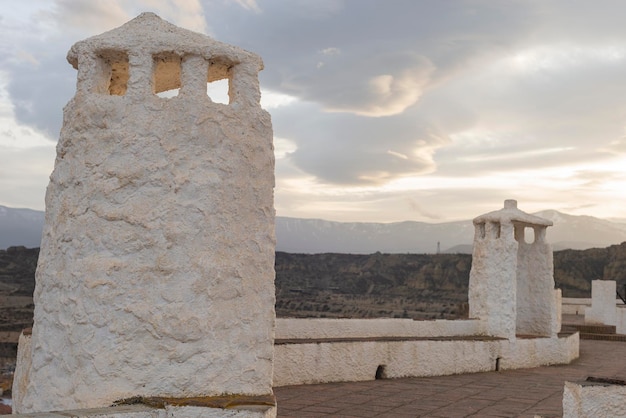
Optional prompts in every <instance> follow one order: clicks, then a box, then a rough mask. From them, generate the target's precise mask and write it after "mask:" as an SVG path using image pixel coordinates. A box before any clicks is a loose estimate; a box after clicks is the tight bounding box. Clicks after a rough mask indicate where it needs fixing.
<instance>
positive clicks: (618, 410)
mask: <svg viewBox="0 0 626 418" xmlns="http://www.w3.org/2000/svg"><path fill="white" fill-rule="evenodd" d="M625 405H626V387H625V386H619V385H608V386H602V385H580V384H577V383H572V382H565V387H564V390H563V417H566V418H623V417H626V408H624V406H625Z"/></svg>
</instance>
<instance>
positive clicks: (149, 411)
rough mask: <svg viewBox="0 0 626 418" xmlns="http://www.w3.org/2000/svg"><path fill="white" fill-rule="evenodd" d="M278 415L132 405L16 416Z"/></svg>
mask: <svg viewBox="0 0 626 418" xmlns="http://www.w3.org/2000/svg"><path fill="white" fill-rule="evenodd" d="M276 414H277V410H276V407H275V406H274V407H255V408H252V409H246V408H241V409H220V408H203V407H193V406H185V407H173V406H166V407H165V408H163V409H156V408H151V407H149V406H143V405H130V406H115V407H108V408H93V409H80V410H72V411H60V412H42V413H33V414H15V415H16V416H19V417H23V418H26V417H28V418H67V417H72V418H272V417H275V416H276Z"/></svg>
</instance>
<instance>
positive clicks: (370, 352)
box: [274, 319, 579, 386]
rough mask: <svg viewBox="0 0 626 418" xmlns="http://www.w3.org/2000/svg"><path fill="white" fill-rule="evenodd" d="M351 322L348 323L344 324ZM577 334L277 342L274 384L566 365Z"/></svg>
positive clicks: (573, 354)
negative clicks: (501, 337) (514, 338)
mask: <svg viewBox="0 0 626 418" xmlns="http://www.w3.org/2000/svg"><path fill="white" fill-rule="evenodd" d="M345 321H346V322H349V321H350V320H349V319H346V320H345ZM578 347H579V337H578V333H575V334H572V335H569V336H566V337H562V338H556V337H553V338H529V339H521V338H518V339H517V340H514V341H510V340H507V339H495V340H494V339H491V340H489V339H485V340H480V339H477V340H471V339H463V338H455V339H451V338H449V339H446V338H440V339H437V338H432V339H423V340H411V339H410V338H407V337H404V339H399V340H398V341H395V340H393V339H387V340H385V338H382V340H381V341H345V340H344V341H341V340H339V341H332V340H331V341H317V342H316V341H310V340H309V341H307V340H301V341H292V342H285V343H282V342H280V341H279V340H277V343H276V346H275V351H274V353H275V357H274V386H286V385H299V384H312V383H326V382H353V381H364V380H374V379H375V378H376V373H377V370H378V368H379V366H381V367H383V370H384V373H383V376H382V377H384V378H398V377H417V376H442V375H450V374H460V373H476V372H487V371H493V370H496V369H500V370H506V369H520V368H530V367H538V366H544V365H552V364H567V363H570V362H571V361H572V360H574V359H576V358H578V355H579V351H578Z"/></svg>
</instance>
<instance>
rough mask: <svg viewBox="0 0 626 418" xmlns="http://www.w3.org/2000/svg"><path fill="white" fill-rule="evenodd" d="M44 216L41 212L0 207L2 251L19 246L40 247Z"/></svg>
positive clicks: (0, 243) (0, 246)
mask: <svg viewBox="0 0 626 418" xmlns="http://www.w3.org/2000/svg"><path fill="white" fill-rule="evenodd" d="M44 215H45V214H44V212H42V211H40V210H32V209H15V208H8V207H6V206H0V249H6V248H8V247H12V246H19V245H23V246H24V247H27V248H35V247H39V245H40V243H41V232H42V231H43V223H44Z"/></svg>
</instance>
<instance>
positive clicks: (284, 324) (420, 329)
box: [275, 318, 484, 339]
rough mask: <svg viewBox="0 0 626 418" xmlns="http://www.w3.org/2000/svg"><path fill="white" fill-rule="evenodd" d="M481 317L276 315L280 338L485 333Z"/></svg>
mask: <svg viewBox="0 0 626 418" xmlns="http://www.w3.org/2000/svg"><path fill="white" fill-rule="evenodd" d="M483 325H484V324H483V323H482V321H479V320H473V319H470V320H452V321H451V320H443V319H437V320H434V321H414V320H412V319H399V318H397V319H396V318H375V319H330V318H276V334H275V335H276V338H277V339H291V338H293V339H316V338H351V337H356V338H367V337H445V336H466V335H482V334H483V332H484V331H483Z"/></svg>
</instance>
